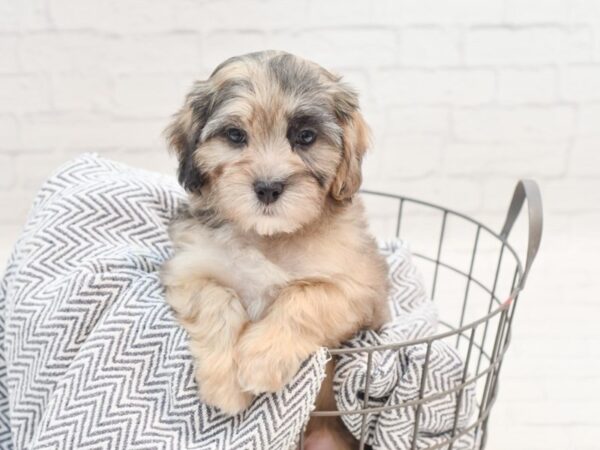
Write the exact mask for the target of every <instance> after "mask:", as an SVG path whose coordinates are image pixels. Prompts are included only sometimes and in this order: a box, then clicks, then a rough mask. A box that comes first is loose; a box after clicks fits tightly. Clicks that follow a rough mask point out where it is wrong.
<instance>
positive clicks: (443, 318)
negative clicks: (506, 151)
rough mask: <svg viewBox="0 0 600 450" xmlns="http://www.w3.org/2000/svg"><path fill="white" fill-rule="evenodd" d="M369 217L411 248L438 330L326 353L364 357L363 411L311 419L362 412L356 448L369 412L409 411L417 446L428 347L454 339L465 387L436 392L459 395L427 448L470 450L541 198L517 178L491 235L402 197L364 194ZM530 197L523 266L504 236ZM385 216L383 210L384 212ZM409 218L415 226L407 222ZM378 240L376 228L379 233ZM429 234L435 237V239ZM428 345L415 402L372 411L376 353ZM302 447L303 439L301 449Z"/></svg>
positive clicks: (479, 433) (478, 433)
mask: <svg viewBox="0 0 600 450" xmlns="http://www.w3.org/2000/svg"><path fill="white" fill-rule="evenodd" d="M363 194H364V195H365V202H366V204H367V207H368V209H369V206H371V208H370V210H372V211H373V214H369V215H370V216H371V217H370V219H371V221H372V223H375V224H379V225H383V226H384V227H385V226H387V227H388V229H389V228H391V231H392V233H393V234H394V235H395V236H397V237H400V238H402V239H405V240H406V241H407V242H408V243H409V244H410V247H411V250H412V254H413V256H414V257H415V258H416V259H417V261H418V263H419V268H420V269H421V270H422V271H423V272H424V274H425V275H426V278H427V279H429V280H430V282H431V288H430V297H431V298H432V299H434V300H436V304H437V307H438V309H439V312H440V321H439V324H440V326H441V327H442V330H440V332H439V333H438V334H436V335H435V336H431V337H427V338H423V339H418V340H412V341H409V342H398V343H396V344H392V345H385V346H374V347H364V348H361V349H356V348H353V349H351V350H350V349H331V350H330V353H331V354H332V355H342V354H344V353H348V352H357V351H359V352H364V353H366V354H367V371H366V373H367V378H366V382H365V387H364V397H363V406H362V407H361V408H360V409H357V410H352V411H314V412H313V413H312V414H311V415H312V416H341V415H344V414H353V415H360V416H361V419H362V426H361V436H360V447H359V448H360V449H361V450H362V449H364V448H368V446H367V445H366V440H367V427H366V422H367V415H368V414H369V413H373V412H377V411H381V410H382V408H388V409H400V408H414V410H415V418H416V419H415V422H414V426H413V435H412V436H413V438H412V439H413V442H412V449H413V450H414V449H416V448H418V447H417V439H416V437H417V436H418V433H419V422H420V415H421V409H422V407H423V405H424V404H426V403H427V402H430V401H433V400H435V398H432V397H433V396H430V397H429V398H428V397H425V396H424V390H425V389H424V388H425V378H426V374H427V370H428V365H429V355H430V351H429V350H430V349H431V346H432V343H433V342H435V341H436V340H443V341H446V342H451V343H452V345H453V347H454V348H455V349H457V351H458V352H459V354H460V355H461V356H462V358H463V361H464V363H465V366H464V367H465V368H464V371H463V376H462V383H461V384H460V385H459V386H456V387H454V388H452V389H449V390H447V391H445V392H443V393H441V394H439V395H437V396H436V398H439V396H441V395H456V396H457V397H456V408H455V410H454V427H453V429H452V430H451V433H450V434H449V437H448V438H447V439H445V440H444V442H441V443H438V444H436V445H435V446H430V447H427V449H428V450H434V449H449V450H451V449H452V447H453V445H454V444H455V442H456V441H457V440H458V439H459V438H460V437H461V436H463V435H464V434H466V433H474V436H475V439H474V442H475V444H474V447H473V448H474V449H477V450H481V449H483V448H485V445H486V438H487V432H488V420H489V417H490V411H491V408H492V406H493V405H494V403H495V400H496V398H497V393H498V379H499V375H500V371H501V368H502V361H503V357H504V355H505V354H506V350H507V348H508V346H509V344H510V341H511V327H512V322H513V318H514V313H515V308H516V306H517V301H518V298H519V294H520V293H521V291H522V290H523V288H524V287H525V282H526V280H527V275H528V274H529V270H530V269H531V265H532V264H533V261H534V259H535V256H536V254H537V250H538V248H539V244H540V240H541V236H542V201H541V195H540V191H539V188H538V186H537V184H536V183H535V182H534V181H531V180H522V181H519V182H518V184H517V186H516V189H515V192H514V195H513V198H512V201H511V203H510V206H509V209H508V213H507V216H506V220H505V222H504V226H503V227H502V230H501V231H500V233H496V232H495V231H493V230H492V229H490V228H489V227H487V226H486V225H484V224H482V223H480V222H478V221H476V220H474V219H472V218H470V217H468V216H466V215H464V214H461V213H459V212H456V211H453V210H450V209H448V208H444V207H441V206H438V205H434V204H431V203H427V202H424V201H420V200H415V199H412V198H407V197H403V196H400V195H392V194H386V193H380V192H372V191H363ZM525 200H527V204H528V209H529V214H528V218H529V222H528V226H527V233H526V234H527V257H526V262H525V265H524V266H523V265H522V264H521V260H520V259H519V256H518V255H517V252H516V251H515V249H514V248H513V246H511V244H509V243H508V236H509V234H510V232H511V230H512V229H513V225H514V224H515V221H516V219H517V217H518V215H519V213H520V211H521V208H522V206H523V203H524V201H525ZM382 211H383V212H384V213H382ZM411 221H412V222H413V223H412V224H411ZM376 233H377V234H378V235H380V234H381V230H377V231H376ZM432 233H437V235H436V234H432ZM423 344H426V345H427V351H426V357H425V361H424V362H423V367H422V374H423V375H422V377H421V381H420V392H419V398H418V400H415V401H410V402H406V403H404V404H401V405H393V406H382V407H377V408H373V407H369V396H370V392H369V388H370V381H371V380H370V375H371V364H372V359H373V354H374V353H375V352H380V351H384V350H389V349H401V348H403V347H409V346H412V345H423ZM469 385H472V386H474V388H475V392H476V410H475V412H474V414H473V415H472V417H471V419H470V422H469V424H468V426H466V427H462V428H461V429H458V427H457V421H458V411H459V410H460V407H461V399H462V392H463V390H464V389H465V388H467V386H469ZM302 448H303V442H302V438H300V449H302ZM419 450H423V448H422V447H421V448H419Z"/></svg>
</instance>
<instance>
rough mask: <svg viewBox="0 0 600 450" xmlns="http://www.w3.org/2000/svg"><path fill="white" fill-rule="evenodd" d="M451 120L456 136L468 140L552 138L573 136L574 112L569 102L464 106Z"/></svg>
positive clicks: (456, 111)
mask: <svg viewBox="0 0 600 450" xmlns="http://www.w3.org/2000/svg"><path fill="white" fill-rule="evenodd" d="M452 121H453V126H454V131H455V134H456V136H457V137H458V138H459V139H463V140H467V141H476V142H514V141H518V140H521V139H522V140H532V139H537V140H540V141H551V140H554V139H567V138H569V137H571V136H572V134H573V131H574V125H575V112H574V110H573V109H572V108H571V107H568V106H553V107H549V108H543V107H529V106H523V107H514V108H502V107H492V108H463V109H457V110H455V111H454V112H453V114H452Z"/></svg>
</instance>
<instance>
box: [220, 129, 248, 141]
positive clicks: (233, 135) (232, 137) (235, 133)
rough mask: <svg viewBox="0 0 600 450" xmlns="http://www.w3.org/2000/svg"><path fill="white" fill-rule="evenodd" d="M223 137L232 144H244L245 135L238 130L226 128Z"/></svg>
mask: <svg viewBox="0 0 600 450" xmlns="http://www.w3.org/2000/svg"><path fill="white" fill-rule="evenodd" d="M225 136H227V139H229V141H230V142H232V143H234V144H238V145H239V144H243V143H245V142H246V133H245V132H244V131H243V130H240V129H239V128H227V130H225Z"/></svg>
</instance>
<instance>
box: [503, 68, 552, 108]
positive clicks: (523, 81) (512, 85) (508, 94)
mask: <svg viewBox="0 0 600 450" xmlns="http://www.w3.org/2000/svg"><path fill="white" fill-rule="evenodd" d="M557 93H558V82H557V75H556V73H555V71H554V69H546V68H544V69H501V70H499V72H498V101H499V102H500V103H504V104H523V103H555V102H556V101H557V97H558V95H557Z"/></svg>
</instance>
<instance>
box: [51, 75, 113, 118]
mask: <svg viewBox="0 0 600 450" xmlns="http://www.w3.org/2000/svg"><path fill="white" fill-rule="evenodd" d="M50 84H51V87H52V89H51V90H52V103H53V106H54V108H55V109H57V110H58V111H91V110H94V111H109V110H111V108H112V105H113V103H114V88H113V82H112V81H111V78H110V76H108V75H107V74H105V73H102V72H88V73H85V74H82V73H72V72H66V73H65V72H61V73H54V74H51V82H50Z"/></svg>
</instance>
